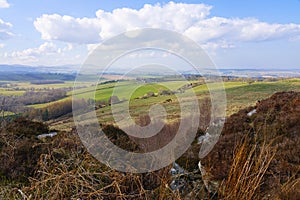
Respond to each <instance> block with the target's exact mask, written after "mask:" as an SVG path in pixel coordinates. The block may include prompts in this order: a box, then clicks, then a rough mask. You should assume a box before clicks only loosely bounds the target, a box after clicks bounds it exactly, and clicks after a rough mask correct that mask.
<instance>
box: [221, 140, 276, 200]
mask: <svg viewBox="0 0 300 200" xmlns="http://www.w3.org/2000/svg"><path fill="white" fill-rule="evenodd" d="M275 154H276V151H275V150H274V148H272V147H271V145H270V144H266V143H263V144H262V145H259V146H258V145H257V144H253V145H249V140H248V139H247V138H246V139H244V142H242V143H241V144H240V145H239V146H238V147H237V148H236V150H235V153H234V157H233V162H232V165H231V168H230V171H229V175H228V178H227V180H226V181H225V182H224V183H223V184H222V186H221V190H222V194H223V195H224V199H245V200H250V199H260V198H261V193H260V188H261V187H262V185H263V180H264V176H265V175H266V172H267V169H268V167H269V165H270V163H271V161H272V159H273V158H274V156H275Z"/></svg>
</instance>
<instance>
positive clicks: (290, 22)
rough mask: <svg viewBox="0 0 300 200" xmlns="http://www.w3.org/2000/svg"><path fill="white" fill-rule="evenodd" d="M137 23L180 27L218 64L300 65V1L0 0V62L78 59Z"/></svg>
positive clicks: (51, 62)
mask: <svg viewBox="0 0 300 200" xmlns="http://www.w3.org/2000/svg"><path fill="white" fill-rule="evenodd" d="M138 28H161V29H167V30H171V31H175V32H178V33H180V34H183V35H184V36H186V37H188V38H190V39H192V40H194V41H195V42H197V43H198V44H199V45H200V46H201V47H202V48H203V49H204V50H205V51H206V52H207V54H208V55H209V56H210V57H211V59H212V60H213V61H214V63H215V64H216V65H217V66H218V67H219V68H247V69H249V68H251V69H252V68H259V69H265V68H272V69H299V68H300V0H286V1H274V0H272V1H270V0H243V1H241V0H203V1H195V0H182V1H175V0H174V1H153V0H151V1H145V0H136V1H128V0H111V1H104V0H89V1H83V0H39V1H37V0H0V64H21V65H31V66H42V65H43V66H61V65H81V64H82V63H83V62H84V61H85V59H86V58H87V56H88V54H89V53H90V52H91V51H92V50H93V49H94V48H95V47H96V46H97V45H98V44H100V43H101V42H103V41H105V40H108V39H110V38H112V37H114V36H116V35H118V34H120V33H123V32H125V31H130V30H135V29H138Z"/></svg>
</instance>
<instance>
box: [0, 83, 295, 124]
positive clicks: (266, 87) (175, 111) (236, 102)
mask: <svg viewBox="0 0 300 200" xmlns="http://www.w3.org/2000/svg"><path fill="white" fill-rule="evenodd" d="M193 82H194V81H193ZM91 84H92V83H81V84H80V85H79V86H83V88H80V89H78V90H75V91H70V92H68V93H67V97H66V98H63V99H60V100H58V101H55V102H50V103H45V104H35V105H31V106H30V107H33V108H44V107H47V106H49V105H50V104H53V103H56V102H62V101H65V100H68V99H71V98H72V95H73V94H74V96H76V98H83V99H89V98H90V99H95V100H96V101H104V102H107V101H108V99H109V98H110V97H111V96H112V95H116V96H118V98H119V99H120V100H123V99H124V100H129V105H130V114H131V115H132V116H133V117H134V118H138V117H139V115H145V114H147V113H148V111H149V108H150V107H151V105H155V104H160V105H163V106H164V107H165V109H166V111H167V113H168V116H169V118H170V119H171V118H173V119H174V120H175V119H177V118H179V117H180V107H179V105H178V102H177V99H176V96H175V95H158V97H149V98H145V99H143V98H142V97H143V96H144V95H146V94H147V93H149V92H153V93H159V92H160V91H162V90H174V91H175V90H177V89H179V88H181V87H182V86H184V85H186V84H187V82H185V81H165V82H159V83H147V84H142V83H137V82H136V81H135V80H130V81H120V82H117V83H106V84H99V85H96V86H92V85H91ZM73 86H74V83H73V82H65V83H64V84H49V85H33V84H31V83H29V82H13V87H12V88H0V95H5V96H12V95H23V94H24V93H25V91H26V90H27V89H30V88H34V89H38V90H39V91H42V90H43V88H45V89H48V88H54V89H58V88H71V87H73ZM16 88H18V90H17V89H16ZM210 89H211V90H220V89H222V85H220V84H215V83H211V84H210ZM224 89H225V91H226V96H227V115H231V114H233V113H235V112H237V111H238V110H240V109H242V108H245V107H248V106H250V105H255V103H256V102H257V101H258V100H262V99H265V98H268V97H269V96H271V95H272V94H274V93H276V92H280V91H291V90H293V91H299V92H300V79H288V80H281V81H276V82H254V83H251V84H249V83H247V82H235V81H233V82H224ZM189 90H190V91H193V92H195V94H196V95H197V97H198V98H199V99H203V98H206V97H209V92H210V91H209V90H208V87H207V85H199V86H196V87H193V88H192V89H189ZM168 99H171V102H168V103H166V100H168ZM97 116H98V117H99V119H100V121H101V122H113V117H112V115H111V111H110V107H105V108H101V109H99V110H97ZM59 124H60V125H62V123H61V122H59ZM63 124H64V125H63V126H64V127H70V126H71V125H72V119H65V120H64V123H63ZM53 125H54V126H56V125H55V123H54V124H53ZM56 128H57V127H56Z"/></svg>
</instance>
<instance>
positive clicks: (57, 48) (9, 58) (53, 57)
mask: <svg viewBox="0 0 300 200" xmlns="http://www.w3.org/2000/svg"><path fill="white" fill-rule="evenodd" d="M73 50H75V51H76V49H75V47H74V45H72V44H66V45H56V44H55V43H53V42H45V43H43V44H41V45H40V46H38V47H35V48H28V49H24V50H20V51H12V52H6V53H4V54H3V55H0V57H1V56H2V57H3V58H4V59H5V60H6V62H7V64H29V65H32V64H33V65H35V64H38V65H41V64H43V65H47V66H50V65H61V64H75V63H76V64H77V63H81V62H82V58H81V57H80V56H78V55H76V54H75V55H74V54H72V51H73Z"/></svg>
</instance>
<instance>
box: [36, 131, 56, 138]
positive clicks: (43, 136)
mask: <svg viewBox="0 0 300 200" xmlns="http://www.w3.org/2000/svg"><path fill="white" fill-rule="evenodd" d="M56 135H57V132H51V133H45V134H41V135H38V136H37V138H38V139H43V138H47V137H54V136H56Z"/></svg>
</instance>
